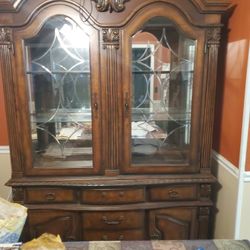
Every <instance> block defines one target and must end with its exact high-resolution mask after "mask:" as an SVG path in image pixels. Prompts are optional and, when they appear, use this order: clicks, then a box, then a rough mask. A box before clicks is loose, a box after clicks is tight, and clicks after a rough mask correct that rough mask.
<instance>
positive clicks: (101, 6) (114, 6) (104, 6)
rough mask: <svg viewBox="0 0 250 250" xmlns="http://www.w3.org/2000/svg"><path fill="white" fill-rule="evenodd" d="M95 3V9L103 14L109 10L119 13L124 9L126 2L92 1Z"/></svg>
mask: <svg viewBox="0 0 250 250" xmlns="http://www.w3.org/2000/svg"><path fill="white" fill-rule="evenodd" d="M92 1H94V2H95V3H96V9H97V10H98V11H101V12H104V11H107V10H109V11H110V12H112V11H115V12H120V11H123V10H124V9H125V2H127V1H128V0H92Z"/></svg>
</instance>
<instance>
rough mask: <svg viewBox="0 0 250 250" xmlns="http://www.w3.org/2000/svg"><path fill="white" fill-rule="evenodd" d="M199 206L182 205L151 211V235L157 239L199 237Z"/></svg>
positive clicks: (151, 237)
mask: <svg viewBox="0 0 250 250" xmlns="http://www.w3.org/2000/svg"><path fill="white" fill-rule="evenodd" d="M197 225H198V223H197V208H195V207H194V208H192V207H191V208H189V207H184V208H183V207H180V208H165V209H156V210H151V211H149V237H150V239H157V240H186V239H195V238H197Z"/></svg>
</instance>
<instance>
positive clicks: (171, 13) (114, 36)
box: [0, 0, 230, 241]
mask: <svg viewBox="0 0 250 250" xmlns="http://www.w3.org/2000/svg"><path fill="white" fill-rule="evenodd" d="M229 6H230V4H229V2H228V1H226V0H157V1H155V0H85V1H79V0H64V1H63V0H61V1H57V0H36V1H34V0H16V1H14V0H13V1H11V0H1V1H0V13H1V14H0V63H1V72H2V80H3V84H4V93H5V99H6V100H5V101H6V110H7V119H8V127H9V140H10V151H11V162H12V177H11V179H10V180H9V181H8V183H7V184H8V185H9V186H11V187H12V190H13V200H14V201H15V202H19V203H21V204H24V205H25V206H27V207H28V218H27V223H26V227H25V232H24V239H30V238H33V237H36V236H39V235H40V234H41V233H43V232H50V233H54V234H60V235H61V237H62V239H63V240H64V241H71V240H72V241H75V240H76V241H78V240H147V239H148V240H149V239H167V240H168V239H171V240H173V239H202V238H208V237H209V230H210V229H209V225H210V224H211V208H212V207H213V206H214V205H213V203H212V201H211V185H212V183H214V182H215V181H216V180H215V178H214V177H213V176H212V174H211V171H210V168H211V162H210V155H211V145H212V131H213V115H214V105H215V88H216V75H217V56H218V48H219V43H220V38H221V28H222V24H221V18H222V15H223V14H224V13H225V12H226V11H227V10H228V8H229Z"/></svg>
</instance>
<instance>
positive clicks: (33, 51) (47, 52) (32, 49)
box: [25, 16, 92, 167]
mask: <svg viewBox="0 0 250 250" xmlns="http://www.w3.org/2000/svg"><path fill="white" fill-rule="evenodd" d="M25 48H26V61H27V65H26V74H27V78H28V89H29V108H30V120H31V136H32V146H33V161H34V165H35V166H39V167H42V166H46V167H92V123H91V105H90V101H91V100H90V65H89V36H88V35H87V34H86V33H85V32H84V31H83V30H82V29H80V28H79V27H78V26H77V25H76V24H75V23H74V22H73V21H72V20H71V19H69V18H67V17H64V16H56V17H53V18H51V19H49V20H48V21H47V22H46V23H45V25H44V26H43V28H42V29H41V31H40V32H39V34H38V35H37V36H36V37H34V38H32V39H28V40H26V41H25Z"/></svg>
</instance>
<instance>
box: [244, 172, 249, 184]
mask: <svg viewBox="0 0 250 250" xmlns="http://www.w3.org/2000/svg"><path fill="white" fill-rule="evenodd" d="M244 182H250V171H246V172H245V173H244Z"/></svg>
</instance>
